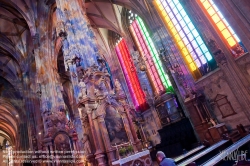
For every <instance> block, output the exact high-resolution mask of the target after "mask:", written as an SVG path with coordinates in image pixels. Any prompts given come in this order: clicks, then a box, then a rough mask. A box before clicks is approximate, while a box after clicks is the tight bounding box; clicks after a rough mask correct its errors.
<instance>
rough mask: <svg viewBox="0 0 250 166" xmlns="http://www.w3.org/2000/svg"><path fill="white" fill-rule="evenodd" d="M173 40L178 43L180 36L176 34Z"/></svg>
mask: <svg viewBox="0 0 250 166" xmlns="http://www.w3.org/2000/svg"><path fill="white" fill-rule="evenodd" d="M174 38H175V40H176V41H177V42H179V41H180V40H181V38H180V36H179V35H178V34H176V35H174Z"/></svg>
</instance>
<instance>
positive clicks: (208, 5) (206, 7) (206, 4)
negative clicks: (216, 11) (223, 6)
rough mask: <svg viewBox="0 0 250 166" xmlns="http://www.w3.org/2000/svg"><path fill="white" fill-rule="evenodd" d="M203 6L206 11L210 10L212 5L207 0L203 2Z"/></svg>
mask: <svg viewBox="0 0 250 166" xmlns="http://www.w3.org/2000/svg"><path fill="white" fill-rule="evenodd" d="M203 6H204V7H205V9H208V8H209V7H210V6H211V4H210V3H209V2H208V1H207V0H206V1H204V2H203Z"/></svg>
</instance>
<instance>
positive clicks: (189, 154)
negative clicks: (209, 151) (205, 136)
mask: <svg viewBox="0 0 250 166" xmlns="http://www.w3.org/2000/svg"><path fill="white" fill-rule="evenodd" d="M205 148H206V146H204V145H200V146H198V147H196V148H194V149H192V150H190V151H188V152H187V153H186V154H182V155H180V156H178V157H175V158H174V161H175V163H176V164H178V163H180V162H182V161H184V160H186V159H187V158H190V157H192V156H194V155H196V154H197V153H199V152H200V151H202V150H203V149H205Z"/></svg>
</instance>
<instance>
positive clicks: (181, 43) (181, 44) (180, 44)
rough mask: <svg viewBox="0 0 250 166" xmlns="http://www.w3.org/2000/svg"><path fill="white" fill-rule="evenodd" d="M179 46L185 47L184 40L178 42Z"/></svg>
mask: <svg viewBox="0 0 250 166" xmlns="http://www.w3.org/2000/svg"><path fill="white" fill-rule="evenodd" d="M178 45H179V47H180V48H181V49H182V48H183V47H184V43H183V42H182V41H179V42H178Z"/></svg>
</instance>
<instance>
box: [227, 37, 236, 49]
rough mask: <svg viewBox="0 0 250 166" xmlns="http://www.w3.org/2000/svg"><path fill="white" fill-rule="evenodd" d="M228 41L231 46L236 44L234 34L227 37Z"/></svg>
mask: <svg viewBox="0 0 250 166" xmlns="http://www.w3.org/2000/svg"><path fill="white" fill-rule="evenodd" d="M227 42H228V44H229V45H230V47H232V46H234V45H235V44H236V41H235V40H234V38H233V37H232V36H231V37H229V38H228V39H227Z"/></svg>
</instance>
